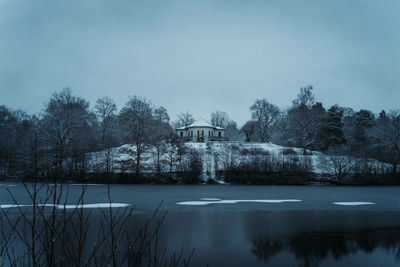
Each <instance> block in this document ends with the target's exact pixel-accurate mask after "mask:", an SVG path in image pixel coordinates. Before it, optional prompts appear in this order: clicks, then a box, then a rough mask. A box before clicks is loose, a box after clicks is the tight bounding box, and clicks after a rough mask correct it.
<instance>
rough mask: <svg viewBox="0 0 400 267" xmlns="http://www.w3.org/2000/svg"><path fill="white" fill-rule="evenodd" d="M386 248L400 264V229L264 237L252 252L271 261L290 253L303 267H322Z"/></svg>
mask: <svg viewBox="0 0 400 267" xmlns="http://www.w3.org/2000/svg"><path fill="white" fill-rule="evenodd" d="M378 249H383V250H385V251H386V253H387V254H392V255H393V256H395V258H396V260H397V262H399V263H400V227H395V228H386V229H376V230H365V231H360V232H355V233H335V232H303V233H299V234H293V235H289V236H286V237H283V238H282V237H280V238H277V237H271V236H264V237H262V238H255V239H253V247H252V253H253V254H254V255H255V256H256V257H257V259H259V260H261V261H263V262H268V261H270V260H271V259H272V258H273V257H275V256H277V255H278V254H279V253H281V252H284V251H286V252H289V253H291V254H292V255H294V257H295V258H296V260H297V262H298V264H299V266H319V264H318V263H319V262H320V261H322V260H326V259H332V258H333V259H334V260H336V261H340V260H342V259H343V258H345V257H347V256H349V255H356V254H358V253H360V252H363V253H365V254H371V253H373V252H374V251H376V250H378Z"/></svg>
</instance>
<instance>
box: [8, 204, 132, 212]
mask: <svg viewBox="0 0 400 267" xmlns="http://www.w3.org/2000/svg"><path fill="white" fill-rule="evenodd" d="M129 205H130V204H126V203H93V204H78V205H54V204H37V205H36V206H37V207H56V208H57V209H67V210H68V209H99V208H124V207H128V206H129ZM24 207H33V205H24V204H3V205H0V209H11V208H24Z"/></svg>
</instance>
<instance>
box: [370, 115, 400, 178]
mask: <svg viewBox="0 0 400 267" xmlns="http://www.w3.org/2000/svg"><path fill="white" fill-rule="evenodd" d="M374 126H375V127H372V128H371V130H370V132H369V135H370V136H371V137H372V138H373V139H374V140H375V141H376V142H373V144H374V145H373V146H374V147H382V148H383V150H384V151H385V155H384V156H383V158H384V159H386V160H388V161H389V162H390V163H391V164H392V165H393V173H396V171H397V165H398V164H399V163H400V110H397V111H390V112H389V114H386V112H385V111H382V112H381V114H380V116H379V118H378V119H377V121H376V123H375V125H374Z"/></svg>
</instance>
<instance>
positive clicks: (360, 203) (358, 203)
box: [333, 202, 376, 206]
mask: <svg viewBox="0 0 400 267" xmlns="http://www.w3.org/2000/svg"><path fill="white" fill-rule="evenodd" d="M333 204H335V205H341V206H361V205H375V204H376V203H374V202H333Z"/></svg>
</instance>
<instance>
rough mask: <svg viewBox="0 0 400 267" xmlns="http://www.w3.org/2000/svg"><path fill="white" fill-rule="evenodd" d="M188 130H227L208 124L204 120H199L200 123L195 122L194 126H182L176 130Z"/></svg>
mask: <svg viewBox="0 0 400 267" xmlns="http://www.w3.org/2000/svg"><path fill="white" fill-rule="evenodd" d="M188 128H213V129H216V130H225V129H224V128H222V127H218V126H212V125H211V124H209V123H208V122H206V121H204V120H199V121H195V122H193V123H192V124H190V125H188V126H182V127H179V128H176V129H177V130H185V129H188Z"/></svg>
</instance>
